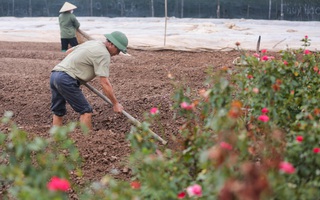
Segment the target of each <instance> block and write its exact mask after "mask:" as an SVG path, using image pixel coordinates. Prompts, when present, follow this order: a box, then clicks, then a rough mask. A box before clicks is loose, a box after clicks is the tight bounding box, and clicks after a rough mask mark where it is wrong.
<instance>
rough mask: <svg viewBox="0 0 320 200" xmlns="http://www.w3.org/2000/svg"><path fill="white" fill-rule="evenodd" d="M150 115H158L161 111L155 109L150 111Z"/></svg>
mask: <svg viewBox="0 0 320 200" xmlns="http://www.w3.org/2000/svg"><path fill="white" fill-rule="evenodd" d="M150 113H151V115H156V114H158V113H159V110H158V108H155V107H153V108H151V109H150Z"/></svg>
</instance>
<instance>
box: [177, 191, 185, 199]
mask: <svg viewBox="0 0 320 200" xmlns="http://www.w3.org/2000/svg"><path fill="white" fill-rule="evenodd" d="M185 197H186V193H185V192H180V193H179V194H178V196H177V198H178V199H184V198H185Z"/></svg>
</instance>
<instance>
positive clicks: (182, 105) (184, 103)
mask: <svg viewBox="0 0 320 200" xmlns="http://www.w3.org/2000/svg"><path fill="white" fill-rule="evenodd" d="M180 106H181V108H183V109H185V110H192V109H193V104H188V103H187V102H182V103H181V104H180Z"/></svg>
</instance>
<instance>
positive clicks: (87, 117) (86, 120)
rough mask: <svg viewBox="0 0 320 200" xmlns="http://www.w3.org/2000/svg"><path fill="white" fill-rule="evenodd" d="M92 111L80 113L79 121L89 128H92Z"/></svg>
mask: <svg viewBox="0 0 320 200" xmlns="http://www.w3.org/2000/svg"><path fill="white" fill-rule="evenodd" d="M91 119H92V113H84V114H82V115H80V123H82V124H84V125H86V126H87V127H88V129H89V130H92V122H91Z"/></svg>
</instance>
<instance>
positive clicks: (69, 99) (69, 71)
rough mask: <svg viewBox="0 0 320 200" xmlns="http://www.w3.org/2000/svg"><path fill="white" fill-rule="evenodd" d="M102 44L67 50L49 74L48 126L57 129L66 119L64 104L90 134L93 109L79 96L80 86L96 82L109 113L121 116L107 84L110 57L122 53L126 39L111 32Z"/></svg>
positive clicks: (89, 43)
mask: <svg viewBox="0 0 320 200" xmlns="http://www.w3.org/2000/svg"><path fill="white" fill-rule="evenodd" d="M104 36H105V38H106V40H105V41H99V40H89V41H86V42H84V43H82V44H79V45H78V46H75V47H72V48H70V49H68V51H67V53H66V54H67V56H66V57H65V58H64V59H63V60H62V61H61V62H60V63H59V64H57V65H56V66H55V67H54V68H53V69H52V72H51V76H50V89H51V108H50V109H51V111H52V113H53V117H52V125H53V126H61V125H62V122H63V116H64V115H66V113H67V110H66V108H67V107H66V103H69V104H70V106H71V107H72V108H73V110H74V111H76V112H77V113H79V114H80V120H79V121H80V123H81V124H83V125H85V126H86V127H88V128H89V129H90V130H92V123H91V118H92V112H93V109H92V107H91V106H90V104H89V103H88V101H87V99H86V98H85V96H84V95H83V93H82V91H81V88H80V84H81V83H85V82H89V81H91V80H92V79H94V78H95V77H97V78H99V79H98V80H99V82H100V85H101V88H102V89H103V92H104V93H105V95H106V96H107V97H108V98H109V99H110V101H111V102H112V105H113V111H115V112H122V110H123V107H122V105H121V104H120V103H119V102H118V100H117V98H116V96H115V93H114V91H113V87H112V85H111V83H110V81H109V68H110V62H111V57H113V56H116V55H118V54H119V53H120V52H122V53H124V54H125V53H126V52H127V46H128V38H127V36H126V35H125V34H124V33H122V32H120V31H114V32H112V33H110V34H105V35H104Z"/></svg>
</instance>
